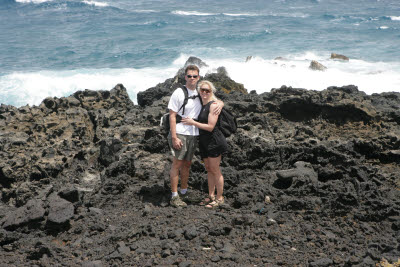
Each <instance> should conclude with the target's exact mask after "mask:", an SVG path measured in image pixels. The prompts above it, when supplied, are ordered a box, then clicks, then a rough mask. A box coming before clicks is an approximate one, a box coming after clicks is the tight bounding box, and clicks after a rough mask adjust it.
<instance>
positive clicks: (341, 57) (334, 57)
mask: <svg viewBox="0 0 400 267" xmlns="http://www.w3.org/2000/svg"><path fill="white" fill-rule="evenodd" d="M331 58H332V59H340V60H344V61H349V58H348V57H346V56H344V55H340V54H336V53H331Z"/></svg>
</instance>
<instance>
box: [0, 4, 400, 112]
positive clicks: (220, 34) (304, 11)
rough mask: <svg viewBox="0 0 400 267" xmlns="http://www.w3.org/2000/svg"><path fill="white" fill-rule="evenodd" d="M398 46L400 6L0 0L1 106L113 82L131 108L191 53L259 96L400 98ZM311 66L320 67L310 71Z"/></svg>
mask: <svg viewBox="0 0 400 267" xmlns="http://www.w3.org/2000/svg"><path fill="white" fill-rule="evenodd" d="M399 46H400V1H398V0H354V1H343V0H253V1H250V0H242V1H228V0H219V1H218V0H213V1H211V0H197V1H192V2H189V1H178V0H146V1H144V0H94V1H92V0H0V103H2V104H7V105H14V106H17V107H19V106H24V105H27V104H29V105H39V104H40V103H41V101H42V100H43V99H44V98H46V97H48V96H52V97H63V96H69V95H70V94H72V93H73V92H75V91H77V90H84V89H93V90H109V89H111V88H113V87H114V86H115V85H116V84H118V83H122V84H123V85H124V86H125V87H126V88H127V90H128V93H129V96H130V97H131V99H132V101H134V102H135V103H136V102H137V101H136V99H137V98H136V94H137V93H138V92H140V91H143V90H146V89H147V88H150V87H153V86H155V85H157V84H158V83H160V82H163V81H164V80H165V79H167V78H171V77H173V76H174V75H175V73H176V72H177V71H178V69H179V68H181V67H182V66H183V64H184V63H185V62H186V60H187V59H188V57H190V56H196V57H199V58H201V59H202V60H203V61H204V62H206V63H207V64H208V65H209V66H208V67H205V68H202V69H201V74H202V75H204V74H206V73H207V72H212V71H215V69H216V68H218V67H220V66H224V67H225V68H226V69H227V71H228V73H229V75H230V77H231V78H232V79H233V80H235V81H236V82H239V83H243V84H244V86H245V88H246V89H247V90H248V91H251V90H256V91H257V92H258V93H262V92H268V91H270V90H271V89H272V88H279V87H281V86H282V85H286V86H292V87H296V88H306V89H312V90H324V89H326V88H327V87H329V86H343V85H349V84H353V85H356V86H358V88H359V90H361V91H364V92H366V93H367V94H373V93H381V92H390V91H396V92H400V49H399ZM331 53H338V54H342V55H345V56H347V57H349V58H350V60H349V61H346V62H344V61H340V60H332V59H330V55H331ZM249 56H251V60H249V61H247V62H246V59H247V57H249ZM277 57H281V58H283V60H276V58H277ZM311 60H317V61H318V62H320V63H321V64H323V65H325V66H326V67H327V70H326V71H312V70H310V69H309V65H310V62H311Z"/></svg>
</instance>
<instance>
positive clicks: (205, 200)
mask: <svg viewBox="0 0 400 267" xmlns="http://www.w3.org/2000/svg"><path fill="white" fill-rule="evenodd" d="M213 201H215V196H209V197H207V198H205V199H204V200H203V201H202V202H200V204H199V205H200V206H205V205H208V204H210V203H211V202H213Z"/></svg>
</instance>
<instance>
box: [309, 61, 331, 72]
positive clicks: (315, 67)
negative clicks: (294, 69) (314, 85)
mask: <svg viewBox="0 0 400 267" xmlns="http://www.w3.org/2000/svg"><path fill="white" fill-rule="evenodd" d="M309 68H310V69H312V70H319V71H325V70H326V69H327V67H325V66H324V65H322V64H321V63H319V62H318V61H315V60H313V61H311V63H310V67H309Z"/></svg>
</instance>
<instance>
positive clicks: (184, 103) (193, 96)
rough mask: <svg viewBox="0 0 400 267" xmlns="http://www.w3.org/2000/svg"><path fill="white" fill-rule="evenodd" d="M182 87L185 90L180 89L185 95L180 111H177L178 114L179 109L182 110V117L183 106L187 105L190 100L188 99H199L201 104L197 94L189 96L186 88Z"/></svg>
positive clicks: (183, 112)
mask: <svg viewBox="0 0 400 267" xmlns="http://www.w3.org/2000/svg"><path fill="white" fill-rule="evenodd" d="M184 87H185V88H183V87H181V89H182V90H183V93H184V94H185V99H184V100H183V105H182V106H181V107H180V109H179V110H178V112H179V111H180V110H181V109H183V111H182V115H185V106H186V104H187V102H188V100H189V98H190V99H196V97H198V98H199V99H200V103H202V102H201V98H200V97H199V95H198V94H197V95H192V96H189V92H188V89H187V88H186V86H184Z"/></svg>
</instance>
